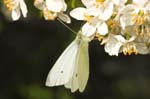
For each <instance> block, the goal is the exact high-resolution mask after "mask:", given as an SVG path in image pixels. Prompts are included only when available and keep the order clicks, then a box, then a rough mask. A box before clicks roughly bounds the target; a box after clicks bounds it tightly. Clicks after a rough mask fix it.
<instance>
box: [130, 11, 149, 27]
mask: <svg viewBox="0 0 150 99" xmlns="http://www.w3.org/2000/svg"><path fill="white" fill-rule="evenodd" d="M131 16H132V22H133V23H134V24H137V25H142V24H144V22H145V20H146V16H147V14H146V13H145V12H144V11H143V10H140V11H139V12H138V13H132V14H131Z"/></svg>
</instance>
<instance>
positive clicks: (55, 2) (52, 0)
mask: <svg viewBox="0 0 150 99" xmlns="http://www.w3.org/2000/svg"><path fill="white" fill-rule="evenodd" d="M46 5H47V8H48V9H49V10H50V11H53V12H61V11H66V9H67V5H66V3H65V2H64V0H46Z"/></svg>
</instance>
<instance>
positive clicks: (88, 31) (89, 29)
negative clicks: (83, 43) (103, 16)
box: [82, 22, 96, 37]
mask: <svg viewBox="0 0 150 99" xmlns="http://www.w3.org/2000/svg"><path fill="white" fill-rule="evenodd" d="M95 31H96V26H93V25H91V24H89V23H88V22H87V23H85V24H84V25H83V27H82V33H83V35H84V36H87V37H90V36H92V35H94V33H95Z"/></svg>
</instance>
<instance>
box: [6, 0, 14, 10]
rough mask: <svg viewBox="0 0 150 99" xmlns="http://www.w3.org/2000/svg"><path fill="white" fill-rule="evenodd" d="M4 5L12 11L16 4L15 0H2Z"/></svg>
mask: <svg viewBox="0 0 150 99" xmlns="http://www.w3.org/2000/svg"><path fill="white" fill-rule="evenodd" d="M4 5H5V6H6V7H7V9H8V10H10V11H12V10H13V9H14V8H16V6H17V1H15V0H4Z"/></svg>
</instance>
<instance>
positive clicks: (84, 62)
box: [77, 40, 89, 92]
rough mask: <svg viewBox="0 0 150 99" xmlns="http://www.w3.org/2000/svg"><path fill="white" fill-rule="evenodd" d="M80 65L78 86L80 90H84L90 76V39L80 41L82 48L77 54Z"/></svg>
mask: <svg viewBox="0 0 150 99" xmlns="http://www.w3.org/2000/svg"><path fill="white" fill-rule="evenodd" d="M77 57H78V58H77V65H78V74H77V76H78V86H79V91H80V92H83V91H84V89H85V87H86V84H87V81H88V78H89V54H88V41H85V40H83V41H82V42H81V43H80V48H79V51H78V56H77Z"/></svg>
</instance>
